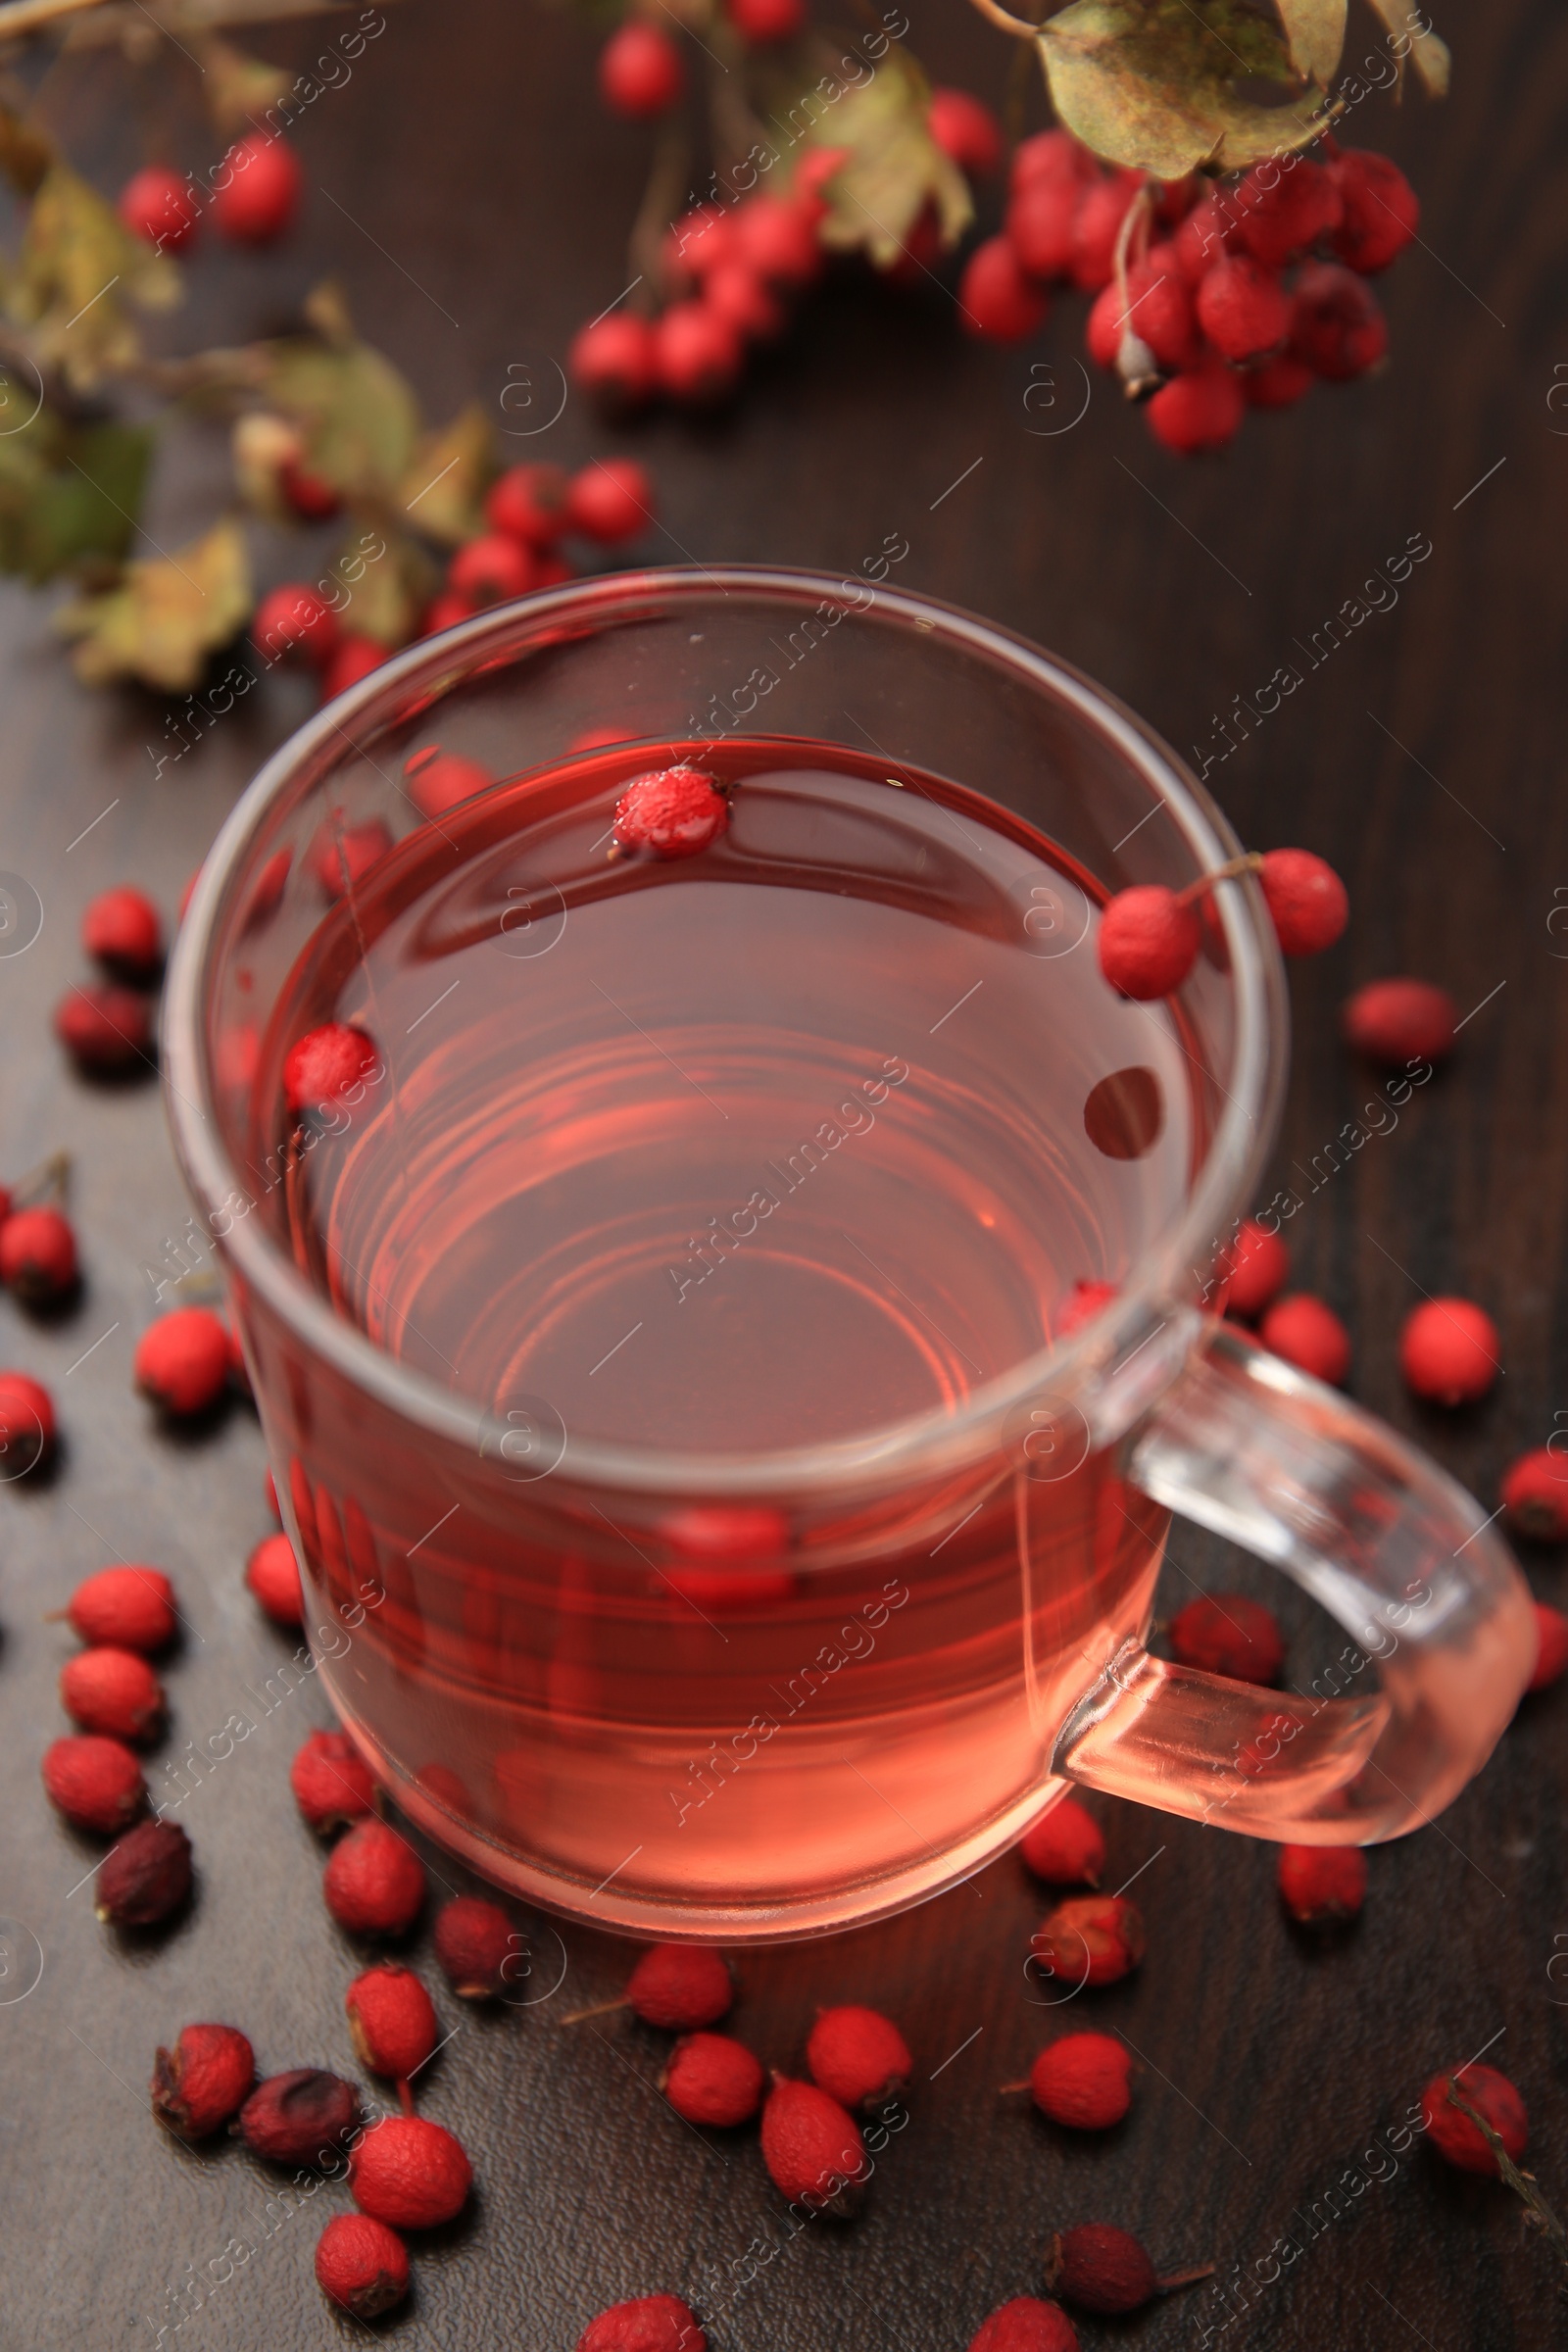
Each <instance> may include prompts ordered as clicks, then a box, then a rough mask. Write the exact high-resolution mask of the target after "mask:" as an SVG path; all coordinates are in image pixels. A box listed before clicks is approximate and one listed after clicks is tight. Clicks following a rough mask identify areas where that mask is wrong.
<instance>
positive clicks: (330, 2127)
mask: <svg viewBox="0 0 1568 2352" xmlns="http://www.w3.org/2000/svg"><path fill="white" fill-rule="evenodd" d="M359 2120H360V2094H359V2092H358V2091H357V2090H356V2088H355V2086H354V2084H353V2083H352V2082H344V2081H343V2078H342V2077H341V2075H329V2074H327V2073H326V2072H325V2071H324V2070H323V2069H322V2068H320V2067H319V2066H295V2067H290V2068H289V2070H288V2071H287V2073H285V2074H281V2075H269V2076H268V2078H267V2080H266V2082H258V2083H257V2085H256V2088H255V2089H254V2090H253V2091H252V2092H251V2095H250V2097H249V2098H248V2099H247V2100H246V2101H245V2104H244V2106H243V2107H242V2108H241V2109H240V2111H239V2123H238V2126H237V2127H236V2128H237V2130H238V2131H239V2134H240V2137H241V2138H242V2139H243V2140H244V2142H245V2145H246V2146H247V2147H248V2148H252V2149H254V2151H255V2153H256V2154H257V2155H258V2156H266V2157H268V2158H270V2161H271V2162H272V2163H273V2164H314V2165H318V2166H323V2165H325V2164H326V2163H327V2162H328V2160H329V2159H330V2158H331V2156H332V2155H333V2153H334V2152H335V2151H336V2150H337V2149H338V2148H340V2147H341V2146H342V2145H343V2142H344V2141H345V2140H346V2139H347V2138H348V2136H349V2133H350V2132H351V2131H353V2130H354V2127H355V2125H356V2124H357V2123H358V2122H359Z"/></svg>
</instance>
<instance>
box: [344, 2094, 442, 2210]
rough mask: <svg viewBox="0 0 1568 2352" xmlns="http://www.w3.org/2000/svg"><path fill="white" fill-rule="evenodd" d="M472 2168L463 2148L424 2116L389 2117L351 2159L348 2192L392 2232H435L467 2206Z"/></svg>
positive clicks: (364, 2141) (362, 2143)
mask: <svg viewBox="0 0 1568 2352" xmlns="http://www.w3.org/2000/svg"><path fill="white" fill-rule="evenodd" d="M472 2186H473V2167H472V2166H471V2165H470V2164H469V2162H468V2159H467V2156H466V2154H465V2152H464V2148H463V2143H462V2142H461V2140H458V2139H456V2138H455V2137H454V2136H453V2134H452V2133H451V2132H450V2131H444V2130H443V2129H442V2127H441V2125H439V2124H431V2123H427V2122H426V2121H425V2120H424V2118H423V2117H422V2116H417V2115H389V2116H387V2117H385V2118H384V2119H383V2120H382V2122H380V2123H378V2124H376V2125H374V2126H372V2128H371V2129H370V2130H369V2131H367V2132H366V2134H365V2137H364V2138H363V2139H362V2140H361V2141H360V2143H359V2146H358V2147H357V2148H356V2149H355V2151H354V2153H353V2155H352V2156H351V2157H350V2158H349V2188H350V2190H351V2191H352V2193H353V2197H354V2202H355V2204H356V2205H358V2207H359V2209H360V2211H361V2212H362V2213H368V2215H369V2216H370V2218H371V2220H372V2221H377V2222H386V2223H387V2224H388V2225H389V2226H390V2227H391V2228H392V2229H439V2227H440V2225H441V2224H442V2223H443V2222H451V2221H455V2220H456V2219H457V2217H458V2215H459V2214H460V2213H461V2212H462V2211H463V2208H464V2206H465V2205H466V2203H467V2201H468V2191H469V2189H470V2188H471V2187H472Z"/></svg>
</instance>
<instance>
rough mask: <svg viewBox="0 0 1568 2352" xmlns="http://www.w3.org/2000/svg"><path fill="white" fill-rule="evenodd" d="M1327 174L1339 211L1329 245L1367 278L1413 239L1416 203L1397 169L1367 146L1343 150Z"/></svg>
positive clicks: (1418, 212) (1417, 218)
mask: <svg viewBox="0 0 1568 2352" xmlns="http://www.w3.org/2000/svg"><path fill="white" fill-rule="evenodd" d="M1329 171H1330V173H1331V175H1332V177H1333V180H1334V184H1335V187H1336V189H1337V190H1338V192H1339V196H1340V201H1341V207H1342V211H1341V218H1340V220H1339V222H1338V224H1337V226H1336V227H1335V230H1334V233H1333V236H1332V238H1331V239H1330V242H1331V243H1332V245H1333V248H1334V251H1335V253H1336V255H1337V256H1338V258H1339V259H1340V260H1341V261H1342V262H1346V263H1348V266H1349V267H1350V269H1352V270H1356V271H1357V272H1358V273H1359V274H1360V275H1361V276H1363V277H1371V276H1373V275H1375V273H1376V272H1377V271H1378V270H1386V269H1387V268H1388V266H1389V264H1390V263H1391V262H1392V261H1394V260H1395V259H1396V258H1397V256H1398V255H1399V254H1401V253H1402V252H1403V251H1404V249H1405V247H1406V246H1407V245H1408V244H1409V242H1410V239H1411V238H1412V237H1413V236H1414V235H1415V232H1416V230H1417V228H1418V227H1419V225H1420V221H1421V200H1420V198H1419V197H1418V196H1417V194H1416V192H1415V190H1414V188H1412V187H1411V185H1410V182H1409V181H1408V180H1407V179H1406V178H1405V176H1404V173H1403V172H1401V171H1400V170H1399V167H1398V165H1397V164H1396V163H1392V162H1391V161H1390V159H1389V158H1388V156H1386V155H1375V154H1374V153H1373V152H1372V151H1371V150H1370V149H1369V148H1365V147H1347V148H1346V149H1344V151H1343V152H1342V153H1341V154H1340V155H1338V156H1336V157H1335V159H1334V162H1333V163H1332V164H1331V165H1330V166H1329Z"/></svg>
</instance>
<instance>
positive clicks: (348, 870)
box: [306, 811, 392, 906]
mask: <svg viewBox="0 0 1568 2352" xmlns="http://www.w3.org/2000/svg"><path fill="white" fill-rule="evenodd" d="M391 847H392V836H391V834H390V832H389V831H388V830H387V827H386V826H385V825H384V824H383V823H382V821H381V819H380V817H378V816H372V817H369V818H368V819H367V820H366V822H365V823H364V824H363V825H345V824H343V823H342V822H341V811H339V812H338V821H333V820H331V819H329V820H328V821H327V822H326V823H324V824H322V825H321V826H319V828H318V831H317V837H316V840H315V842H314V844H313V845H312V848H311V852H310V856H309V858H307V860H306V862H307V864H308V865H309V867H310V870H311V872H312V873H313V874H314V875H315V876H316V879H317V881H318V882H319V884H320V886H321V889H322V891H323V892H324V893H325V895H326V897H327V899H328V900H329V901H330V902H331V904H332V905H334V906H335V905H336V904H337V902H338V900H339V899H346V898H348V897H349V896H350V895H351V894H352V893H353V892H354V891H355V890H356V889H358V887H359V885H360V884H361V883H362V882H363V881H364V880H365V877H366V875H367V874H368V872H369V871H370V868H371V867H372V866H373V865H378V864H379V863H380V861H381V859H382V858H384V857H385V856H386V854H387V852H388V850H390V849H391Z"/></svg>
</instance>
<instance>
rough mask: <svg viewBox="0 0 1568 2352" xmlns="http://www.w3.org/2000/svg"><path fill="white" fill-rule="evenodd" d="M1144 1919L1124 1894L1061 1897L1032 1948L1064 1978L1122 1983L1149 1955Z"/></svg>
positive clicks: (1047, 1970)
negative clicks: (1145, 1956)
mask: <svg viewBox="0 0 1568 2352" xmlns="http://www.w3.org/2000/svg"><path fill="white" fill-rule="evenodd" d="M1144 1944H1145V1937H1144V1921H1143V1914H1142V1913H1141V1912H1140V1910H1139V1908H1138V1905H1137V1904H1136V1903H1135V1902H1132V1901H1131V1900H1129V1898H1128V1897H1127V1896H1126V1895H1124V1894H1077V1895H1070V1896H1069V1897H1068V1899H1067V1901H1066V1902H1064V1903H1058V1904H1057V1905H1056V1908H1055V1909H1054V1911H1053V1912H1051V1913H1050V1914H1049V1916H1048V1917H1047V1919H1046V1920H1045V1922H1044V1924H1043V1925H1042V1926H1041V1927H1039V1928H1037V1929H1036V1930H1035V1933H1034V1935H1033V1936H1031V1938H1030V1943H1029V1948H1030V1951H1031V1952H1032V1953H1033V1955H1034V1957H1035V1959H1036V1960H1038V1961H1039V1963H1040V1966H1041V1970H1042V1972H1043V1973H1044V1974H1045V1975H1046V1976H1048V1977H1054V1978H1056V1979H1058V1980H1059V1981H1060V1982H1061V1983H1062V1984H1064V1985H1118V1984H1120V1982H1121V1980H1122V1978H1123V1977H1125V1976H1130V1975H1131V1973H1132V1971H1133V1970H1134V1969H1135V1968H1136V1967H1137V1966H1138V1963H1139V1961H1140V1960H1142V1958H1143V1956H1144Z"/></svg>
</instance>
